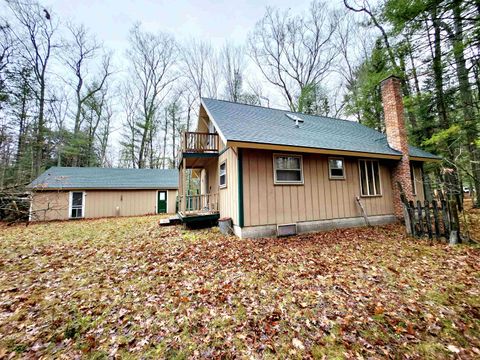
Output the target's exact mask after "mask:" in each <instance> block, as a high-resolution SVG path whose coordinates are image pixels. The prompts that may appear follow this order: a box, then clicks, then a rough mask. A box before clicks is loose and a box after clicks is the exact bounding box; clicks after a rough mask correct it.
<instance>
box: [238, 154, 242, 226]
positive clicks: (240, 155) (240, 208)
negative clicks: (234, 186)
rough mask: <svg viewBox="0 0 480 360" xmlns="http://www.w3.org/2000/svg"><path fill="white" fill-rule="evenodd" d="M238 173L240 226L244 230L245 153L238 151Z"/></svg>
mask: <svg viewBox="0 0 480 360" xmlns="http://www.w3.org/2000/svg"><path fill="white" fill-rule="evenodd" d="M237 159H238V160H237V161H238V163H237V173H238V226H239V227H240V228H243V226H244V214H243V151H242V149H241V148H239V149H238V157H237Z"/></svg>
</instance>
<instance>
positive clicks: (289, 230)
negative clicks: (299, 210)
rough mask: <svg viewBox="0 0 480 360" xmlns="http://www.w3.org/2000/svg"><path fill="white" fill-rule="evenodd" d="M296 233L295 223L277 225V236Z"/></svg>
mask: <svg viewBox="0 0 480 360" xmlns="http://www.w3.org/2000/svg"><path fill="white" fill-rule="evenodd" d="M296 234H297V224H281V225H277V236H278V237H280V236H290V235H296Z"/></svg>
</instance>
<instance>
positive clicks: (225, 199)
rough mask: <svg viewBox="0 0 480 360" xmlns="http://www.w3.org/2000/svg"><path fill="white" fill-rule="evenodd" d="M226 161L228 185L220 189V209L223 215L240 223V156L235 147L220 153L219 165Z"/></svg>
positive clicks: (234, 222)
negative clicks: (238, 156)
mask: <svg viewBox="0 0 480 360" xmlns="http://www.w3.org/2000/svg"><path fill="white" fill-rule="evenodd" d="M224 161H226V164H227V187H225V188H222V189H219V210H220V215H221V216H222V217H230V218H232V221H233V224H234V225H238V158H237V154H236V153H235V151H234V149H232V148H229V149H227V150H226V151H225V152H224V153H223V154H221V155H220V157H219V161H218V166H219V167H220V164H221V163H222V162H224Z"/></svg>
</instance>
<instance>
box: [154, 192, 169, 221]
mask: <svg viewBox="0 0 480 360" xmlns="http://www.w3.org/2000/svg"><path fill="white" fill-rule="evenodd" d="M160 192H164V193H165V205H166V206H165V212H164V213H160V212H158V195H159V194H160ZM156 194H157V196H156V202H155V204H156V205H155V208H156V211H155V213H156V214H157V215H158V214H168V190H157V192H156Z"/></svg>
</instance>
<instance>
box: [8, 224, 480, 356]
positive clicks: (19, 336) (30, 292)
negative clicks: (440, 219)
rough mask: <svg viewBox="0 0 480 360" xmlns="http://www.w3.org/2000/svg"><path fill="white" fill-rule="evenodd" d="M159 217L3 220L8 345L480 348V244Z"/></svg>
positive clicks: (37, 352)
mask: <svg viewBox="0 0 480 360" xmlns="http://www.w3.org/2000/svg"><path fill="white" fill-rule="evenodd" d="M157 221H158V217H139V218H124V219H99V220H91V221H78V222H58V223H45V224H36V225H32V226H29V227H23V226H17V227H8V228H7V227H1V228H0V358H2V357H5V358H15V357H18V358H20V357H32V358H37V357H41V356H45V357H48V358H50V357H55V358H57V357H64V358H78V357H92V358H93V357H94V358H103V357H105V358H108V357H112V358H115V357H123V356H126V355H127V354H130V355H132V356H133V357H143V358H212V357H214V358H232V357H241V358H244V357H248V358H265V357H283V358H318V359H321V358H379V357H382V358H383V357H392V358H418V359H420V358H422V359H423V358H451V357H460V358H463V359H468V358H472V359H473V358H478V357H479V356H480V350H479V349H480V250H479V249H478V248H475V247H470V246H465V245H461V246H456V247H449V246H447V245H444V244H440V243H438V244H434V245H430V244H429V243H428V242H426V241H421V240H412V239H408V238H406V237H405V236H404V235H403V229H402V227H401V226H385V227H378V228H362V229H348V230H334V231H330V232H326V233H318V234H308V235H302V236H296V237H291V238H287V239H256V240H241V239H237V238H235V237H224V236H222V235H221V234H219V232H218V230H217V229H210V230H196V231H186V230H183V229H181V228H180V227H177V228H175V227H167V228H160V227H158V226H157Z"/></svg>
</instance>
